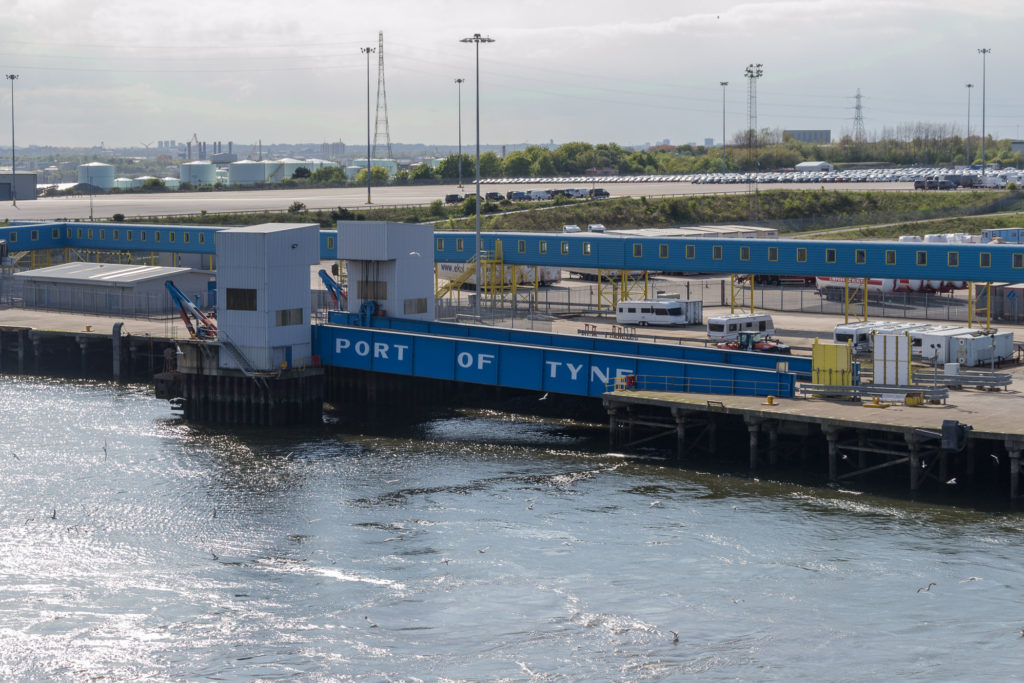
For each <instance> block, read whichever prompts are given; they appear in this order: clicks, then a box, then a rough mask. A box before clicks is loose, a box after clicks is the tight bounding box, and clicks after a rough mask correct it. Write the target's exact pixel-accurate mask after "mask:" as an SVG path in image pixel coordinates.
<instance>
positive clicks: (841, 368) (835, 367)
mask: <svg viewBox="0 0 1024 683" xmlns="http://www.w3.org/2000/svg"><path fill="white" fill-rule="evenodd" d="M811 382H812V383H814V384H828V385H831V386H852V385H853V347H852V346H851V345H850V344H834V343H832V342H820V341H818V340H817V339H815V340H814V346H812V347H811Z"/></svg>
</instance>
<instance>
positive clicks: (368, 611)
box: [0, 377, 1024, 681]
mask: <svg viewBox="0 0 1024 683" xmlns="http://www.w3.org/2000/svg"><path fill="white" fill-rule="evenodd" d="M0 428H2V437H0V500H2V503H0V505H2V507H0V523H2V526H3V534H2V536H0V677H2V678H3V679H4V680H48V679H58V680H59V679H65V680H86V679H93V678H103V679H105V680H138V679H141V678H147V677H149V678H152V679H156V680H166V679H174V680H205V679H212V680H239V681H242V680H252V679H257V678H260V679H266V680H273V679H294V680H360V681H362V680H372V681H375V680H418V679H423V680H430V681H434V680H471V681H481V680H516V681H532V680H539V681H544V680H559V681H563V680H571V681H591V680H677V679H683V678H687V677H688V676H690V675H693V674H696V673H698V672H702V673H703V674H704V677H705V678H707V677H710V678H712V679H726V678H728V679H757V680H764V679H776V680H791V679H803V680H864V679H868V678H875V679H881V678H894V677H913V678H921V679H925V678H927V679H942V680H965V679H976V678H978V677H979V676H981V675H982V674H984V675H986V676H988V677H989V678H996V679H1010V678H1016V677H1019V676H1020V675H1021V674H1020V661H1021V659H1020V657H1019V655H1018V652H1019V651H1020V650H1021V648H1024V639H1022V637H1021V629H1022V628H1024V612H1022V610H1021V607H1022V602H1024V601H1022V599H1021V597H1020V596H1021V591H1020V589H1019V583H1018V582H1019V580H1020V565H1021V562H1022V560H1024V552H1022V550H1021V540H1022V530H1024V523H1022V521H1024V520H1022V518H1021V517H1020V516H1018V515H1017V514H1007V513H1001V514H987V513H980V512H974V511H970V510H963V509H956V508H952V507H932V506H927V505H921V504H914V503H909V502H902V501H893V500H886V499H878V498H872V497H870V496H867V495H855V494H852V493H842V492H833V491H830V490H827V489H824V490H822V489H810V488H802V487H798V486H793V485H788V484H777V483H773V482H768V481H761V482H758V481H752V480H744V479H733V478H730V477H727V476H720V475H712V474H704V473H698V472H688V471H680V470H675V469H667V468H664V467H662V466H660V464H659V462H658V461H655V460H650V461H636V460H627V459H625V458H622V457H619V456H616V455H614V454H612V455H609V454H606V453H603V452H602V451H601V449H600V444H601V443H602V439H603V433H602V432H601V431H600V430H588V429H586V428H583V427H580V426H575V425H571V424H562V423H551V422H547V423H538V422H536V421H530V420H526V419H524V418H517V417H512V416H508V415H501V414H472V415H466V416H462V417H456V418H448V419H438V420H434V421H429V422H426V423H423V424H406V425H398V426H396V427H393V428H392V429H390V430H384V429H380V428H377V429H374V430H360V429H359V425H354V424H349V423H346V422H345V421H344V420H341V421H339V422H337V423H334V424H326V425H324V427H323V428H322V429H319V430H313V431H309V430H306V431H299V430H285V431H277V432H252V431H246V432H243V431H214V430H209V429H199V428H194V427H190V426H188V425H185V424H183V423H181V422H180V421H179V420H177V419H175V418H174V417H172V415H171V414H170V412H169V410H168V407H167V404H166V402H164V401H158V400H156V399H154V398H153V396H152V393H151V391H149V390H148V389H147V388H145V387H129V388H124V387H116V386H113V385H106V384H74V383H66V382H56V381H41V380H36V379H22V378H10V377H0ZM595 444H597V447H595ZM933 583H934V585H933V586H931V588H930V589H929V590H919V589H922V588H925V587H927V586H929V584H933ZM673 632H675V633H677V634H678V640H677V641H676V636H674V635H673Z"/></svg>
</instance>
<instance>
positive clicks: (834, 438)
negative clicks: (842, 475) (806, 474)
mask: <svg viewBox="0 0 1024 683" xmlns="http://www.w3.org/2000/svg"><path fill="white" fill-rule="evenodd" d="M822 431H824V432H825V438H826V439H827V440H828V480H829V481H830V482H834V481H836V480H837V479H838V477H839V430H837V429H835V428H834V427H826V428H824V429H823V430H822Z"/></svg>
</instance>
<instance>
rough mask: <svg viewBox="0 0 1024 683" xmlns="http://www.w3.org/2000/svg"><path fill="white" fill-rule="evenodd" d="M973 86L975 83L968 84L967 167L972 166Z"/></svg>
mask: <svg viewBox="0 0 1024 683" xmlns="http://www.w3.org/2000/svg"><path fill="white" fill-rule="evenodd" d="M973 87H974V84H973V83H968V84H967V153H966V155H965V159H966V161H967V168H970V167H971V88H973Z"/></svg>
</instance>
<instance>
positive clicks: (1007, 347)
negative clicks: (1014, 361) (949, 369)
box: [951, 332, 1013, 368]
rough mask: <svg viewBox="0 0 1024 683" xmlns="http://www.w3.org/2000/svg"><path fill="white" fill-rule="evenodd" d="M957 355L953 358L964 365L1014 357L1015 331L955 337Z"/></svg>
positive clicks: (982, 363)
mask: <svg viewBox="0 0 1024 683" xmlns="http://www.w3.org/2000/svg"><path fill="white" fill-rule="evenodd" d="M954 340H955V342H956V347H955V349H954V354H955V356H954V357H953V358H952V359H951V360H954V361H956V362H957V363H959V364H960V365H961V366H963V367H967V368H973V367H977V366H979V365H986V364H988V363H992V362H993V359H994V360H995V362H996V363H998V362H1000V361H1004V360H1007V359H1008V358H1012V357H1013V333H1012V332H996V333H994V334H964V335H958V336H956V337H954Z"/></svg>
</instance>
